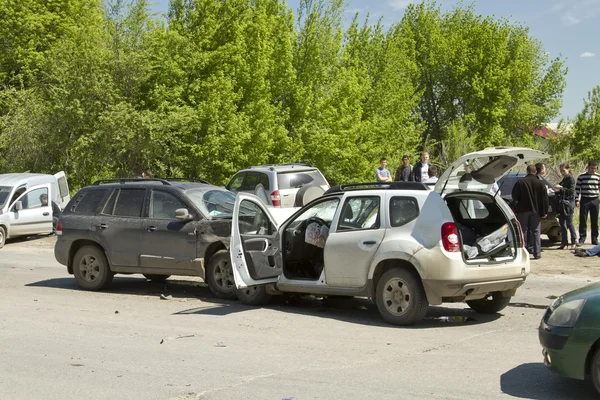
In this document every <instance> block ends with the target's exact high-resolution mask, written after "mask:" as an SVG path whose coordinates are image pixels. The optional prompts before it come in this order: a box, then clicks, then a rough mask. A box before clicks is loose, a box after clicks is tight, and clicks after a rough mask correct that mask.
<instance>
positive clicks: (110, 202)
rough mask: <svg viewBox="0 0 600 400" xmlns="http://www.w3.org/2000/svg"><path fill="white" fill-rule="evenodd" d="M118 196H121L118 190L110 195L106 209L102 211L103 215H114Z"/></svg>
mask: <svg viewBox="0 0 600 400" xmlns="http://www.w3.org/2000/svg"><path fill="white" fill-rule="evenodd" d="M118 194H119V190H118V189H117V190H114V191H113V192H112V193H111V194H110V198H109V199H108V201H107V202H106V204H105V205H104V208H103V209H102V214H106V215H112V213H113V210H114V208H115V199H116V198H117V196H118Z"/></svg>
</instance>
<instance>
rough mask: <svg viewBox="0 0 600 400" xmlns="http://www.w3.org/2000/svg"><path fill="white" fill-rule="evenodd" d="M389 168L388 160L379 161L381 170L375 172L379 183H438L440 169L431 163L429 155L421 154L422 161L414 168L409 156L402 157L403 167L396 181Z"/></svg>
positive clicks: (397, 171)
mask: <svg viewBox="0 0 600 400" xmlns="http://www.w3.org/2000/svg"><path fill="white" fill-rule="evenodd" d="M386 167H387V159H386V158H382V159H380V160H379V168H377V169H376V170H375V179H376V180H377V182H382V183H385V182H394V181H396V182H422V183H436V182H437V180H438V168H437V167H436V166H435V165H433V164H432V163H430V162H429V153H428V152H426V151H424V152H423V153H421V160H420V161H418V162H417V163H416V164H415V165H414V166H411V165H410V159H409V158H408V156H406V155H405V156H403V157H402V165H401V166H399V167H398V169H397V170H396V174H395V176H394V179H392V175H391V173H390V171H389V170H388V169H387V168H386Z"/></svg>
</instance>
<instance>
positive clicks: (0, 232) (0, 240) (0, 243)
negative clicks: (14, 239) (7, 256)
mask: <svg viewBox="0 0 600 400" xmlns="http://www.w3.org/2000/svg"><path fill="white" fill-rule="evenodd" d="M4 243H6V229H4V227H3V226H0V249H1V248H3V247H4Z"/></svg>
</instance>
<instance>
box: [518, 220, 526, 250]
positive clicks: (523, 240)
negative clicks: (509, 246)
mask: <svg viewBox="0 0 600 400" xmlns="http://www.w3.org/2000/svg"><path fill="white" fill-rule="evenodd" d="M517 226H518V227H519V236H521V247H523V248H525V237H524V236H523V228H521V223H520V222H519V220H517Z"/></svg>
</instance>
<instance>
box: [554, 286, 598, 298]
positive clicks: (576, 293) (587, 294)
mask: <svg viewBox="0 0 600 400" xmlns="http://www.w3.org/2000/svg"><path fill="white" fill-rule="evenodd" d="M560 297H562V299H563V303H564V302H567V301H572V300H578V299H589V298H593V297H600V282H596V283H592V284H591V285H587V286H584V287H582V288H580V289H577V290H573V291H571V292H568V293H565V294H563V295H562V296H560Z"/></svg>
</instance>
